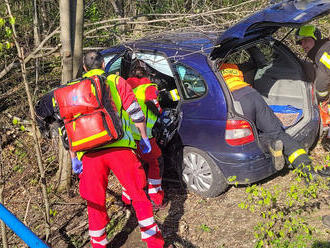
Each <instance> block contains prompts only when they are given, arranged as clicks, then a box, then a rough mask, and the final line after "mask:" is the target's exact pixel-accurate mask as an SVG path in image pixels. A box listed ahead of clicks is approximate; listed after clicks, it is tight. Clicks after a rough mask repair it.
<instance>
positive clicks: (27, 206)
mask: <svg viewBox="0 0 330 248" xmlns="http://www.w3.org/2000/svg"><path fill="white" fill-rule="evenodd" d="M30 203H31V197H30V198H29V201H28V203H27V205H26V210H25V215H24V219H23V223H24V224H25V225H27V224H26V218H27V215H28V212H29V208H30Z"/></svg>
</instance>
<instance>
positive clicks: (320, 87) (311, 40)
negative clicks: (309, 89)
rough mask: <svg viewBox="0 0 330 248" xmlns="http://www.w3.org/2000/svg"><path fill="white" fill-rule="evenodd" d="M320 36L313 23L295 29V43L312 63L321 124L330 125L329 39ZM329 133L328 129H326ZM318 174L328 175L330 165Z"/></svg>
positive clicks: (329, 133)
mask: <svg viewBox="0 0 330 248" xmlns="http://www.w3.org/2000/svg"><path fill="white" fill-rule="evenodd" d="M321 36H322V35H321V32H320V30H319V29H318V28H316V27H315V26H313V25H305V26H302V27H300V28H299V29H298V30H297V31H296V40H297V44H299V45H301V47H302V48H303V49H304V51H305V53H306V54H307V57H308V58H310V59H311V60H312V61H313V64H314V74H315V79H314V85H315V90H316V96H317V99H318V101H319V103H320V112H321V117H322V121H323V124H324V125H327V124H328V125H330V113H329V111H330V104H329V87H330V40H329V38H326V39H322V38H321ZM329 135H330V130H328V136H329ZM328 138H330V137H328ZM319 174H320V175H322V176H330V167H325V168H324V170H322V171H320V172H319Z"/></svg>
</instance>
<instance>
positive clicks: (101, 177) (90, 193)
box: [72, 52, 164, 248]
mask: <svg viewBox="0 0 330 248" xmlns="http://www.w3.org/2000/svg"><path fill="white" fill-rule="evenodd" d="M83 68H84V70H85V71H86V73H85V74H84V77H90V76H92V75H101V74H104V70H103V69H104V59H103V56H102V55H101V54H100V53H98V52H89V53H87V54H86V55H85V57H84V59H83ZM107 83H108V84H109V86H110V91H111V97H112V101H113V104H114V105H115V106H116V109H117V111H118V112H119V115H120V116H121V117H122V124H123V128H124V136H123V138H121V139H120V140H119V141H116V142H114V143H111V144H107V145H104V146H102V147H99V148H97V149H95V150H92V151H88V152H85V153H83V152H77V154H76V157H74V156H73V155H72V157H73V158H72V161H73V163H72V166H73V169H74V171H75V172H78V173H79V172H80V171H82V172H81V174H80V175H79V177H80V182H79V190H80V195H81V197H82V198H84V199H85V200H86V201H87V211H88V222H89V235H90V237H91V244H92V247H93V248H101V247H106V245H107V243H108V241H107V238H106V232H105V227H106V225H107V223H108V222H109V217H108V215H107V210H106V188H107V185H108V176H109V173H110V170H112V171H113V173H114V175H115V176H116V177H117V178H118V181H119V182H120V184H121V185H122V187H124V188H125V189H126V191H127V192H128V194H129V195H130V197H131V199H132V205H133V208H134V209H135V212H136V216H137V219H138V224H139V226H140V230H141V238H142V241H144V242H146V243H147V246H148V247H149V248H151V247H152V248H157V247H164V240H163V237H162V235H161V233H160V230H159V228H158V226H157V224H156V222H155V220H154V217H153V210H152V204H151V202H150V201H149V199H148V198H147V196H146V194H145V192H144V190H143V189H144V187H145V186H146V177H145V172H144V169H143V167H142V165H141V163H140V162H139V160H138V159H137V157H136V155H135V152H134V150H133V149H135V148H136V143H135V142H134V139H133V136H132V132H131V127H130V119H131V120H132V121H133V122H134V123H135V126H136V128H137V129H138V130H139V131H140V134H141V137H142V139H141V142H140V143H139V145H140V147H139V149H141V150H142V153H148V152H150V151H151V146H150V143H149V140H148V137H147V135H146V129H145V128H146V126H145V117H144V114H143V112H142V110H141V108H140V106H139V104H138V102H137V100H136V97H135V96H134V93H133V91H132V89H131V87H130V86H129V85H128V84H127V83H126V81H125V80H124V79H123V78H121V77H119V76H117V75H108V76H107ZM82 165H83V167H82Z"/></svg>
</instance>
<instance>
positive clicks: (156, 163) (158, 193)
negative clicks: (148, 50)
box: [122, 60, 164, 209]
mask: <svg viewBox="0 0 330 248" xmlns="http://www.w3.org/2000/svg"><path fill="white" fill-rule="evenodd" d="M145 67H146V64H144V62H142V61H140V60H136V61H135V62H134V64H133V68H132V70H131V73H130V77H129V78H128V79H127V83H128V84H129V85H130V86H131V87H132V89H133V92H134V94H135V96H136V98H137V100H138V103H139V105H140V106H141V109H142V111H143V113H144V115H145V116H146V124H147V136H148V138H149V140H150V144H151V147H152V149H151V152H150V153H143V151H142V150H141V149H140V145H138V149H137V152H138V155H139V157H140V158H141V160H142V161H143V162H145V163H147V164H148V173H147V174H148V178H147V181H148V195H149V197H150V199H151V201H152V202H153V203H154V208H156V209H157V208H160V207H162V204H163V200H164V191H163V190H162V185H161V184H162V180H161V175H160V174H161V172H160V161H161V158H162V157H161V156H162V153H161V150H160V148H159V147H158V145H157V143H156V139H155V138H154V137H153V135H152V128H153V126H154V124H155V122H156V121H157V118H158V116H159V115H160V114H161V113H162V109H161V107H160V105H159V102H158V100H157V97H158V89H157V85H156V84H153V83H152V82H151V81H150V80H149V79H148V78H147V72H146V69H145ZM131 128H132V133H133V137H134V140H135V142H136V143H137V144H140V143H141V141H142V142H143V139H142V138H141V135H140V133H139V132H138V130H137V128H136V127H135V126H134V123H133V122H131ZM122 200H123V202H124V203H126V204H130V200H131V198H130V195H129V194H128V193H127V191H126V190H125V189H124V190H123V195H122Z"/></svg>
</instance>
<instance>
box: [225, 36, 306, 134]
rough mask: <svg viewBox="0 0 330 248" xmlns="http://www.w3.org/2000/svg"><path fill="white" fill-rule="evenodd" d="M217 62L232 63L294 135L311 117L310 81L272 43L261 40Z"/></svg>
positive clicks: (298, 66)
mask: <svg viewBox="0 0 330 248" xmlns="http://www.w3.org/2000/svg"><path fill="white" fill-rule="evenodd" d="M219 63H235V64H237V65H238V66H239V68H240V69H241V70H242V71H243V75H244V80H245V81H246V82H248V83H249V84H251V86H252V87H253V88H254V89H256V90H257V91H258V92H259V93H260V94H261V95H262V97H263V98H264V100H265V101H266V102H267V104H268V105H269V106H270V107H271V108H272V109H273V111H274V113H275V115H276V116H277V117H278V118H279V119H280V120H281V122H282V125H283V128H284V129H286V131H287V132H288V133H289V134H291V135H294V134H295V133H297V132H298V131H299V130H300V129H301V128H303V127H304V125H305V124H306V123H307V122H308V121H309V120H310V118H311V117H310V116H311V113H310V112H311V106H310V97H311V96H310V94H309V90H310V89H309V88H310V87H309V82H307V80H306V76H305V74H304V71H303V69H302V66H301V65H300V64H299V63H298V61H297V60H296V58H295V56H294V55H293V54H292V53H291V52H289V51H287V50H286V49H284V48H283V47H280V46H277V45H276V43H274V42H269V41H262V42H259V43H255V44H253V45H252V46H251V45H250V46H247V47H245V48H243V49H239V50H236V51H235V52H233V53H232V54H229V55H228V56H227V57H226V58H225V60H220V61H219Z"/></svg>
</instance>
